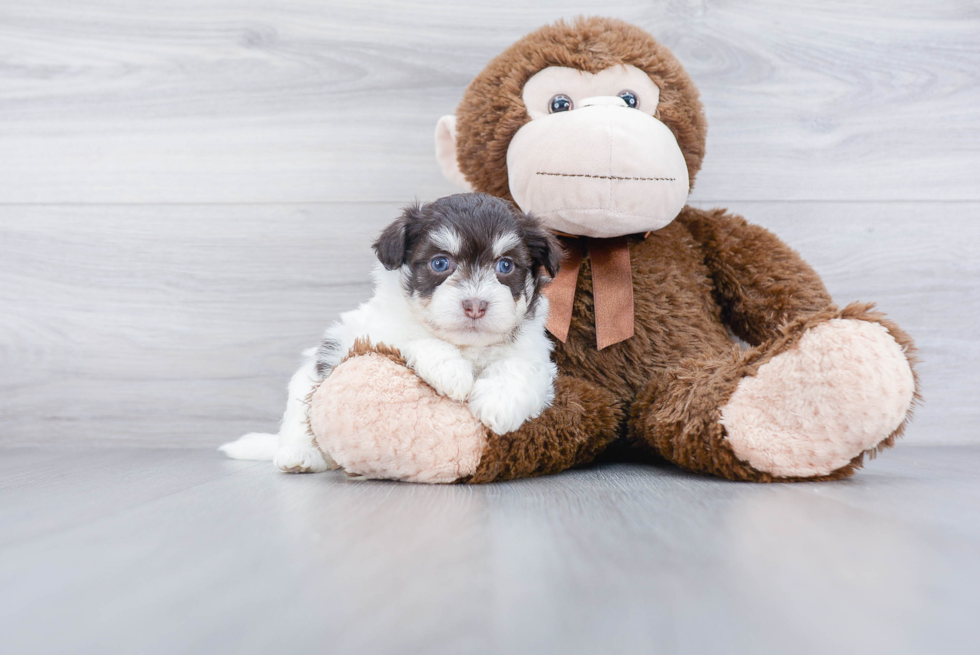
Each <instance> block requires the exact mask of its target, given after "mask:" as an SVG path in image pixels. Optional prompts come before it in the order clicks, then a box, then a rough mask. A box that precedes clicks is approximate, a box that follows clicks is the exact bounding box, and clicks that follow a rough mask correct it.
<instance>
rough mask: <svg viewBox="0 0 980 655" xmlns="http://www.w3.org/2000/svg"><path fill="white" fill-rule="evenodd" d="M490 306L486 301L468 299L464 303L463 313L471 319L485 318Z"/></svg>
mask: <svg viewBox="0 0 980 655" xmlns="http://www.w3.org/2000/svg"><path fill="white" fill-rule="evenodd" d="M489 306H490V303H488V302H487V301H486V300H477V299H476V298H467V299H466V300H464V301H463V311H464V312H466V315H467V316H469V317H470V318H483V315H484V314H486V313H487V307H489Z"/></svg>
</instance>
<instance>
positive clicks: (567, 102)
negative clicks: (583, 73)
mask: <svg viewBox="0 0 980 655" xmlns="http://www.w3.org/2000/svg"><path fill="white" fill-rule="evenodd" d="M572 106H573V105H572V99H571V98H569V97H568V96H567V95H565V94H564V93H559V94H558V95H556V96H555V97H554V98H552V99H551V101H550V102H549V103H548V113H549V114H556V113H558V112H560V111H568V110H569V109H571V108H572Z"/></svg>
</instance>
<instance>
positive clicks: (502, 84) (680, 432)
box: [457, 18, 918, 482]
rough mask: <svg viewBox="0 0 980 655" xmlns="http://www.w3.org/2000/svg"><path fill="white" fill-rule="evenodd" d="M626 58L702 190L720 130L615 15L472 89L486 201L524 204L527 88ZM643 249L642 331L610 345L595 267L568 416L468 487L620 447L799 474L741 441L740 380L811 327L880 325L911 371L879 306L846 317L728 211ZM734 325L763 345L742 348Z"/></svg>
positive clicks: (473, 134)
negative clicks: (565, 71) (735, 397)
mask: <svg viewBox="0 0 980 655" xmlns="http://www.w3.org/2000/svg"><path fill="white" fill-rule="evenodd" d="M616 64H632V65H634V66H636V67H638V68H640V69H642V70H644V71H646V72H647V73H648V74H649V75H650V76H651V78H652V79H653V80H654V82H655V83H656V84H657V86H658V87H660V89H661V99H660V105H659V107H658V110H657V117H658V118H659V119H660V120H661V121H662V122H664V123H665V124H666V125H667V126H668V127H669V128H670V129H671V130H672V132H673V133H674V135H675V137H676V138H677V141H678V144H679V145H680V147H681V150H682V151H683V153H684V156H685V158H686V161H687V166H688V169H689V172H690V179H691V183H692V185H693V182H694V177H695V175H696V173H697V171H698V169H699V167H700V165H701V159H702V157H703V155H704V141H705V133H706V124H705V120H704V116H703V112H702V109H701V104H700V102H699V100H698V93H697V90H696V89H695V87H694V85H693V83H692V82H691V80H690V78H689V77H688V75H687V73H686V72H685V71H684V70H683V68H682V67H681V66H680V64H679V63H678V62H677V60H676V59H675V58H674V57H673V55H672V54H671V53H670V51H669V50H667V49H666V48H664V47H663V46H661V45H660V44H658V43H657V42H656V41H654V40H653V38H652V37H650V36H649V35H648V34H646V33H645V32H644V31H642V30H641V29H639V28H637V27H634V26H632V25H629V24H626V23H623V22H621V21H618V20H611V19H602V18H592V19H579V20H577V21H575V22H573V23H570V24H568V23H563V22H559V23H557V24H555V25H553V26H548V27H545V28H542V29H540V30H538V31H536V32H534V33H532V34H530V35H528V36H526V37H525V38H523V39H521V40H520V41H518V42H517V43H516V44H514V45H513V46H512V47H511V48H509V49H508V50H506V51H505V52H504V53H503V54H501V55H500V56H498V57H497V58H496V59H494V60H493V61H492V62H491V63H490V64H489V65H488V66H487V68H486V69H485V70H484V71H483V72H482V73H481V74H480V75H479V76H478V77H477V78H476V79H475V80H473V82H472V83H471V84H470V86H469V87H468V89H467V91H466V94H465V95H464V97H463V100H462V102H461V104H460V106H459V109H458V111H457V121H458V123H457V138H458V145H457V159H458V161H459V165H460V169H461V170H462V171H463V173H464V175H465V176H466V178H467V180H468V181H469V182H470V183H471V184H472V185H473V187H474V188H475V189H476V190H478V191H483V192H487V193H492V194H495V195H497V196H500V197H503V198H508V199H511V197H510V193H509V190H508V180H507V167H506V158H507V148H508V146H509V145H510V141H511V138H512V137H513V136H514V134H515V133H516V132H517V130H518V129H519V128H520V127H521V126H522V125H524V124H525V123H526V122H528V120H530V119H529V117H528V115H527V112H526V110H525V108H524V104H523V101H522V98H521V92H522V88H523V86H524V83H525V82H526V81H527V80H528V79H529V78H530V77H531V76H532V75H534V74H535V73H537V72H538V71H540V70H542V69H543V68H546V67H548V66H568V67H572V68H578V69H580V70H584V71H589V72H598V71H600V70H602V69H605V68H607V67H609V66H612V65H616ZM630 254H631V258H632V267H633V293H634V303H635V317H636V318H635V321H636V323H635V335H634V336H633V337H632V338H630V339H628V340H626V341H624V342H621V343H618V344H616V345H613V346H610V347H608V348H605V349H603V350H601V351H600V350H597V349H596V347H595V343H596V335H595V315H594V305H593V297H592V283H591V272H590V266H589V262H588V260H587V259H586V261H585V262H584V263H583V267H582V271H581V273H580V275H579V278H578V288H577V291H576V297H575V302H574V309H573V316H572V324H571V329H570V332H569V336H568V340H567V342H566V343H564V344H562V343H557V344H556V350H555V361H556V363H557V365H558V367H559V371H560V375H559V379H558V382H557V384H556V400H555V403H554V406H552V407H551V408H550V409H548V410H546V411H545V412H544V413H543V414H542V415H541V416H540V417H539V418H537V419H534V420H531V421H529V422H527V423H525V424H524V426H523V427H522V428H521V429H519V430H518V431H516V432H513V433H510V434H507V435H503V436H497V435H492V434H491V435H490V437H489V445H488V449H487V451H486V453H485V454H484V456H483V458H482V460H481V463H480V465H479V468H478V469H477V471H476V472H475V473H474V474H473V475H472V476H471V477H470V478H469V480H468V481H469V482H489V481H493V480H504V479H512V478H518V477H525V476H533V475H542V474H547V473H553V472H556V471H560V470H562V469H565V468H568V467H571V466H575V465H579V464H583V463H586V462H589V461H591V460H593V459H594V458H595V457H596V455H598V453H600V452H601V451H602V450H603V449H604V448H606V447H607V446H608V445H609V444H610V443H612V442H613V441H614V440H616V439H617V438H620V439H629V440H630V441H632V442H633V443H636V444H638V445H641V446H643V447H646V448H650V449H652V450H654V451H655V452H657V453H659V454H660V455H661V456H663V457H664V458H666V459H667V460H669V461H671V462H673V463H675V464H677V465H679V466H682V467H684V468H686V469H688V470H691V471H695V472H699V473H707V474H712V475H718V476H722V477H725V478H729V479H732V480H750V481H760V482H769V481H773V480H789V479H791V478H775V477H774V476H772V475H770V474H768V473H765V472H762V471H758V470H756V469H754V468H752V467H751V466H750V465H749V464H747V463H745V462H743V461H740V460H739V459H738V458H737V457H736V456H735V454H734V452H733V451H732V449H731V447H730V446H729V444H728V441H727V440H726V435H725V429H724V427H723V426H722V425H721V423H720V422H719V419H720V416H721V409H720V408H722V407H723V406H724V405H725V404H726V402H727V401H728V400H729V399H730V398H731V396H732V394H733V393H734V391H735V388H736V386H737V384H738V382H739V380H741V379H742V378H743V377H745V376H749V375H754V374H755V372H756V371H757V370H758V369H759V367H760V366H762V365H763V364H765V363H766V362H768V361H769V360H770V359H772V358H773V357H774V356H775V355H778V354H780V353H783V352H785V351H787V350H789V349H792V348H793V347H794V346H795V344H796V343H797V342H798V341H799V339H800V337H801V336H802V335H803V333H804V332H805V331H806V330H808V329H810V328H812V327H814V326H815V325H817V324H819V323H823V322H826V321H829V320H831V319H834V318H848V319H856V320H865V321H872V322H876V323H880V324H881V325H883V326H884V327H885V328H886V329H887V330H888V332H889V333H890V334H891V335H892V337H893V338H894V339H895V341H896V342H897V343H898V344H899V345H900V346H901V347H902V348H903V349H904V350H905V351H906V353H907V355H908V356H909V357H910V361H913V360H912V352H913V351H914V346H913V344H912V340H911V339H910V338H909V337H908V335H906V334H905V333H904V332H903V331H901V330H900V329H899V328H898V327H897V326H896V325H894V324H893V323H891V322H890V321H887V320H886V319H884V318H883V317H882V316H881V315H880V314H876V313H874V312H872V311H871V307H870V306H868V305H852V306H850V307H847V308H845V309H844V310H839V309H837V308H836V307H834V306H833V304H832V303H831V298H830V295H829V294H828V293H827V291H826V289H825V288H824V285H823V283H822V282H821V280H820V278H819V276H818V275H817V274H816V273H815V272H814V271H813V269H812V268H810V266H809V265H807V264H806V262H804V261H803V260H802V259H801V258H800V256H799V255H798V254H797V253H796V252H794V251H793V250H792V249H790V248H789V247H788V246H786V245H785V244H784V243H782V242H781V241H780V240H779V239H778V238H776V237H775V236H774V235H772V234H771V233H769V232H768V231H766V230H764V229H762V228H760V227H757V226H753V225H750V224H748V223H747V222H746V221H744V220H743V219H742V218H740V217H738V216H733V215H730V214H728V213H726V212H725V211H724V210H714V211H700V210H696V209H693V208H691V207H686V208H685V209H684V210H683V211H682V212H681V214H680V216H678V218H677V219H676V220H675V221H674V222H673V223H671V224H669V225H668V226H667V227H664V228H663V229H660V230H658V231H656V232H653V233H652V234H650V235H649V237H648V238H646V239H641V238H636V239H633V241H632V243H631V245H630ZM729 331H730V332H731V333H733V334H735V335H736V336H738V337H740V338H741V339H743V340H744V341H746V342H747V343H748V344H750V345H751V346H752V347H751V348H749V349H748V350H745V351H743V350H741V349H740V348H739V347H738V346H737V345H735V344H733V343H732V340H731V339H730V337H729ZM917 389H918V382H917V380H916V390H917ZM916 398H918V391H916ZM903 429H904V424H903V425H902V426H900V427H899V428H898V429H897V430H896V431H895V432H894V433H893V434H892V435H891V436H889V437H888V438H887V439H885V441H883V442H882V443H881V444H880V445H879V446H878V448H883V447H887V446H891V445H892V444H893V443H894V440H895V438H896V437H898V436H899V435H900V434H901V433H902V431H903ZM873 450H877V449H873ZM868 452H871V451H868ZM864 454H866V453H862V454H860V455H858V456H857V457H855V458H854V459H853V460H851V462H850V463H848V464H847V465H845V466H843V467H841V468H839V469H837V470H835V471H832V472H831V473H830V474H828V475H825V476H822V477H819V478H808V479H810V480H814V479H837V478H842V477H846V476H848V475H850V474H851V473H853V472H854V470H856V469H857V468H859V467H860V466H861V463H862V459H863V455H864ZM872 454H873V452H872Z"/></svg>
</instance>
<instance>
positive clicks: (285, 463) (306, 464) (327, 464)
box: [272, 446, 337, 473]
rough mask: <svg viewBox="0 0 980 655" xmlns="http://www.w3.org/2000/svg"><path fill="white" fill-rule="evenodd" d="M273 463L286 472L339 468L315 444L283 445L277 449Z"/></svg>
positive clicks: (320, 470) (315, 471)
mask: <svg viewBox="0 0 980 655" xmlns="http://www.w3.org/2000/svg"><path fill="white" fill-rule="evenodd" d="M272 463H273V464H275V465H276V468H278V469H279V470H280V471H283V472H284V473H322V472H323V471H326V470H329V469H332V468H337V465H336V464H334V463H333V462H332V461H327V460H326V459H324V457H323V453H321V452H320V451H319V449H317V448H315V447H314V446H283V447H282V448H280V449H279V450H277V451H276V456H275V457H274V458H273V460H272Z"/></svg>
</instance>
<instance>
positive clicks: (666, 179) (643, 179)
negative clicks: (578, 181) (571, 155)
mask: <svg viewBox="0 0 980 655" xmlns="http://www.w3.org/2000/svg"><path fill="white" fill-rule="evenodd" d="M535 175H552V176H554V177H591V178H593V179H596V180H636V181H638V182H676V181H677V178H676V177H619V176H618V175H586V174H585V173H545V172H544V171H538V172H537V173H535Z"/></svg>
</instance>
